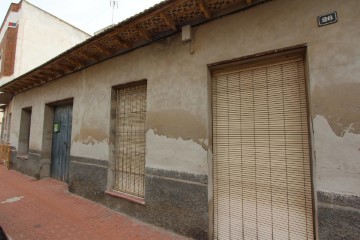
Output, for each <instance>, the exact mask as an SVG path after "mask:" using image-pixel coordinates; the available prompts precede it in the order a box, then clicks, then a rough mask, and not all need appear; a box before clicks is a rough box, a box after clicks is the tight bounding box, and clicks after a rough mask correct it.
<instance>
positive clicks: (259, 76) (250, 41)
mask: <svg viewBox="0 0 360 240" xmlns="http://www.w3.org/2000/svg"><path fill="white" fill-rule="evenodd" d="M356 9H360V3H359V2H358V1H356V0H349V1H346V3H344V2H343V1H340V0H320V1H310V0H294V1H285V0H274V1H256V0H253V1H244V0H232V1H222V0H216V1H214V0H206V1H205V0H203V1H195V0H168V1H164V2H162V3H160V4H158V5H156V6H154V7H153V8H150V9H148V10H146V11H145V12H143V13H141V14H139V15H136V16H134V17H132V18H130V19H128V20H126V21H124V22H122V23H119V24H118V25H115V26H114V27H113V28H110V29H108V30H105V31H104V32H102V33H100V34H98V35H96V36H94V37H93V38H90V39H89V40H86V41H85V42H83V43H81V44H79V45H77V46H75V47H73V48H72V49H70V50H68V51H66V52H64V53H62V54H60V55H58V56H57V57H55V58H53V59H51V60H50V61H48V62H46V63H44V64H43V65H41V66H39V67H37V68H35V69H33V70H31V71H30V72H28V73H26V74H23V75H21V76H19V77H17V78H16V79H14V80H13V81H11V82H9V83H7V84H5V85H4V86H2V87H1V89H0V90H1V91H3V92H7V93H11V94H14V102H13V121H12V124H11V137H10V143H11V145H12V146H14V147H15V149H16V151H14V152H13V155H12V168H13V169H17V170H19V171H21V172H24V173H26V174H29V175H31V176H34V177H38V178H43V177H53V178H56V179H59V180H62V181H66V182H67V183H68V184H69V190H70V191H71V192H74V193H76V194H79V195H81V196H84V197H86V198H89V199H91V200H94V201H97V202H99V203H101V204H104V205H105V206H108V207H110V208H113V209H116V210H118V211H120V212H123V213H125V214H128V215H130V216H133V217H136V218H139V219H141V220H144V221H147V222H149V223H152V224H154V225H157V226H161V227H164V228H166V229H170V230H173V231H175V232H177V233H180V234H183V235H186V236H190V237H193V238H195V239H207V238H210V239H341V238H345V239H358V238H359V237H360V232H359V222H360V215H359V196H360V188H359V186H360V165H359V154H358V152H359V145H360V136H359V120H358V119H360V116H359V115H360V111H359V109H358V102H359V95H358V92H359V86H360V82H359V77H358V76H359V74H360V62H359V59H360V58H359V56H360V49H359V48H358V47H357V45H358V39H359V37H360V29H359V28H358V27H357V25H356V24H355V23H356V22H357V20H358V19H359V15H358V12H357V11H356ZM324 14H325V15H324ZM319 16H320V18H318V17H319ZM321 16H322V17H323V18H324V17H326V19H322V18H321ZM330 16H331V17H330ZM336 19H337V21H336ZM318 20H320V22H318ZM321 21H323V22H324V23H325V24H326V23H330V22H332V24H326V25H325V26H319V25H321V24H320V23H321ZM189 25H190V26H189ZM40 76H41V77H40ZM29 126H30V127H29ZM335 216H336V217H335Z"/></svg>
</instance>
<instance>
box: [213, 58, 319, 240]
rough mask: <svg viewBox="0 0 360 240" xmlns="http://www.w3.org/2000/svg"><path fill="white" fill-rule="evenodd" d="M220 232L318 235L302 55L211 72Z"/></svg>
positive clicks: (216, 220)
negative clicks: (312, 190) (314, 219)
mask: <svg viewBox="0 0 360 240" xmlns="http://www.w3.org/2000/svg"><path fill="white" fill-rule="evenodd" d="M212 105H213V182H214V188H213V194H214V238H215V239H302V240H303V239H313V238H314V234H313V214H312V213H313V210H312V194H311V176H310V157H309V142H308V122H307V102H306V88H305V76H304V61H303V56H299V55H297V56H292V57H286V58H285V57H283V58H278V59H272V60H271V61H269V60H267V61H264V62H262V63H252V64H247V65H239V66H233V67H229V68H227V69H222V70H218V71H215V72H213V77H212Z"/></svg>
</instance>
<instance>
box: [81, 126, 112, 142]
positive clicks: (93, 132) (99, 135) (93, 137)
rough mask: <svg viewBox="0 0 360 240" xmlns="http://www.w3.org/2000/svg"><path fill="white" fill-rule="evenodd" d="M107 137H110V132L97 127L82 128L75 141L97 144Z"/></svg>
mask: <svg viewBox="0 0 360 240" xmlns="http://www.w3.org/2000/svg"><path fill="white" fill-rule="evenodd" d="M106 139H108V134H106V133H104V132H103V130H101V129H96V128H81V129H80V133H79V134H77V135H76V136H75V137H74V141H75V142H82V143H84V144H95V143H98V142H101V141H104V140H106Z"/></svg>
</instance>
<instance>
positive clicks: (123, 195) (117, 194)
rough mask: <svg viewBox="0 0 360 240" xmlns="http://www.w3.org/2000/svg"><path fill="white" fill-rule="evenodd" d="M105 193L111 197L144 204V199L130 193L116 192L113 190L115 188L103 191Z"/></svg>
mask: <svg viewBox="0 0 360 240" xmlns="http://www.w3.org/2000/svg"><path fill="white" fill-rule="evenodd" d="M105 194H107V195H110V196H112V197H117V198H121V199H125V200H128V201H130V202H134V203H137V204H140V205H145V200H144V199H143V198H140V197H135V196H132V195H130V194H126V193H122V192H118V191H115V190H108V191H105Z"/></svg>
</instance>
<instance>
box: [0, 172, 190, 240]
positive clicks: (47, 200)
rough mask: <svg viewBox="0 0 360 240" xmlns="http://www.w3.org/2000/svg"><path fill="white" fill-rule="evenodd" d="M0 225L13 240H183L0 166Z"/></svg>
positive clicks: (63, 186)
mask: <svg viewBox="0 0 360 240" xmlns="http://www.w3.org/2000/svg"><path fill="white" fill-rule="evenodd" d="M0 225H1V226H2V227H3V228H4V229H5V231H7V233H8V234H9V235H10V236H11V237H12V238H13V240H23V239H26V240H42V239H51V240H56V239H71V240H75V239H84V240H85V239H86V240H91V239H94V240H95V239H96V240H99V239H121V240H123V239H147V240H149V239H185V238H182V237H180V236H178V235H175V234H173V233H171V232H167V231H164V230H162V229H160V228H156V227H153V226H151V225H148V224H146V223H143V222H141V221H138V220H136V219H133V218H130V217H128V216H125V215H123V214H120V213H118V212H115V211H112V210H110V209H108V208H106V207H103V206H102V205H99V204H96V203H94V202H91V201H89V200H86V199H83V198H81V197H78V196H76V195H73V194H71V193H69V192H68V191H67V185H66V184H64V183H62V182H58V181H55V180H53V179H44V180H40V181H38V180H35V179H33V178H31V177H28V176H25V175H22V174H20V173H18V172H16V171H13V170H7V169H6V168H5V166H4V165H0Z"/></svg>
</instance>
